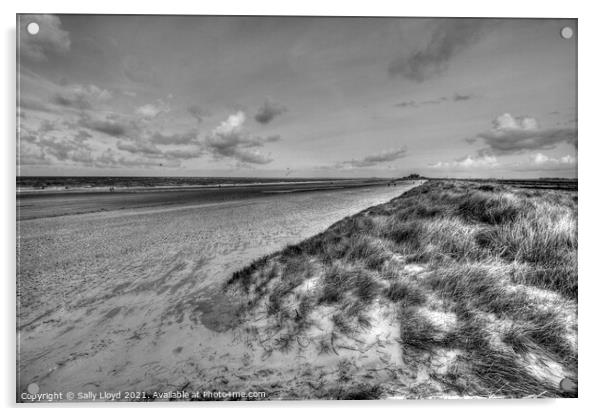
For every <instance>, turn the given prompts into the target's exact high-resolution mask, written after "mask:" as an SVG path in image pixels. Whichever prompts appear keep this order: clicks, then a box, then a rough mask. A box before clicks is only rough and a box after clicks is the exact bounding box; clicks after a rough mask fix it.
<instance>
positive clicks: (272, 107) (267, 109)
mask: <svg viewBox="0 0 602 416" xmlns="http://www.w3.org/2000/svg"><path fill="white" fill-rule="evenodd" d="M286 111H287V108H286V107H285V106H283V105H282V104H279V103H277V102H275V101H272V100H270V99H269V98H267V99H266V100H265V102H264V103H263V104H262V106H261V107H259V109H258V110H257V113H256V114H255V121H257V122H258V123H261V124H268V123H269V122H270V121H272V120H273V119H274V118H276V117H277V116H279V115H280V114H283V113H285V112H286Z"/></svg>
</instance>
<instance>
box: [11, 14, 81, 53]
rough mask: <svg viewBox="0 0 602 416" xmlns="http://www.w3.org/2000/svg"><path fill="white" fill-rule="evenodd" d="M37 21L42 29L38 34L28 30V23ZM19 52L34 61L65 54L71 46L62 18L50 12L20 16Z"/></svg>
mask: <svg viewBox="0 0 602 416" xmlns="http://www.w3.org/2000/svg"><path fill="white" fill-rule="evenodd" d="M31 22H36V23H38V24H39V25H40V31H39V32H38V34H36V35H30V34H29V33H28V32H27V25H28V24H29V23H31ZM19 31H20V33H19V41H20V43H19V54H20V56H21V57H22V58H23V59H25V60H29V61H32V62H36V63H39V62H43V61H46V60H48V58H49V57H50V56H52V55H64V54H66V53H67V52H69V50H70V48H71V39H70V37H69V32H67V31H66V30H63V28H62V24H61V19H60V18H59V17H58V16H54V15H50V14H42V15H26V16H22V17H21V18H20V25H19Z"/></svg>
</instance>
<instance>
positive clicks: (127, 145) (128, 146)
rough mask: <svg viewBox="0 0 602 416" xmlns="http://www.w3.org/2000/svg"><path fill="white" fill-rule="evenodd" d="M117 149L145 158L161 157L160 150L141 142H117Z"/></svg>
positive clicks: (150, 144)
mask: <svg viewBox="0 0 602 416" xmlns="http://www.w3.org/2000/svg"><path fill="white" fill-rule="evenodd" d="M117 149H119V150H123V151H126V152H129V153H134V154H142V155H146V156H149V155H151V156H161V154H162V153H161V150H159V148H158V147H157V146H155V145H154V144H152V143H148V142H146V141H142V140H135V141H129V140H128V141H125V140H119V141H118V142H117Z"/></svg>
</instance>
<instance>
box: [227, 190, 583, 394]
mask: <svg viewBox="0 0 602 416" xmlns="http://www.w3.org/2000/svg"><path fill="white" fill-rule="evenodd" d="M226 289H227V291H228V292H229V293H232V294H235V295H236V296H238V297H240V298H242V299H244V301H243V303H242V304H241V306H240V307H239V310H238V312H237V316H238V327H239V328H240V329H241V330H242V331H243V333H244V334H245V336H246V337H247V342H248V343H249V345H255V346H257V347H258V348H257V350H258V351H260V353H261V354H260V357H259V358H258V362H262V363H264V364H263V365H265V366H266V368H267V367H270V366H276V365H279V366H281V367H282V366H289V367H290V368H291V369H293V368H297V369H300V370H299V372H298V373H297V374H294V373H289V374H290V379H289V380H288V381H287V380H286V379H285V380H282V381H281V382H280V384H279V385H278V388H277V389H275V390H274V389H273V394H272V397H271V398H273V396H274V395H276V396H277V397H281V398H334V399H345V398H347V399H353V398H355V399H375V398H384V397H400V398H436V397H475V396H476V397H561V396H575V395H576V391H575V390H574V389H568V390H567V389H565V388H561V387H560V384H561V381H562V380H564V382H563V386H564V385H567V383H568V385H572V383H576V380H577V289H578V284H577V193H576V192H574V191H567V190H554V189H522V188H518V187H515V186H510V185H504V184H502V183H496V182H471V181H451V180H431V181H428V182H426V183H424V184H423V185H421V186H418V187H417V188H414V189H412V190H410V191H408V192H406V193H405V194H403V195H401V196H399V197H398V198H395V199H393V200H391V201H390V202H388V203H385V204H383V205H379V206H375V207H372V208H369V209H367V210H365V211H363V212H361V213H359V214H357V215H354V216H352V217H348V218H345V219H343V220H341V221H339V222H338V223H336V224H334V225H332V226H331V227H330V228H328V229H327V230H325V231H324V232H323V233H321V234H319V235H316V236H314V237H312V238H309V239H307V240H305V241H302V242H301V243H299V244H296V245H291V246H288V247H286V248H285V249H283V250H281V251H279V252H276V253H273V254H271V255H268V256H266V257H263V258H261V259H258V260H257V261H255V262H254V263H252V264H250V265H249V266H247V267H245V268H243V269H241V270H239V271H238V272H236V273H234V274H233V276H232V277H231V279H230V280H229V281H228V282H227V284H226ZM276 363H280V364H276ZM291 371H293V370H291ZM302 382H303V383H304V384H305V385H306V386H310V387H306V388H305V389H299V383H302ZM263 387H264V388H265V386H263ZM268 390H269V389H268ZM268 397H270V396H268Z"/></svg>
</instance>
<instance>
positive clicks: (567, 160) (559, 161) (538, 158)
mask: <svg viewBox="0 0 602 416" xmlns="http://www.w3.org/2000/svg"><path fill="white" fill-rule="evenodd" d="M530 160H531V162H532V163H533V164H535V165H546V164H549V165H574V164H575V163H577V159H576V158H575V157H573V156H571V155H566V156H562V157H559V158H553V157H549V156H546V155H544V154H542V153H536V154H535V155H532V156H531V157H530Z"/></svg>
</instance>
